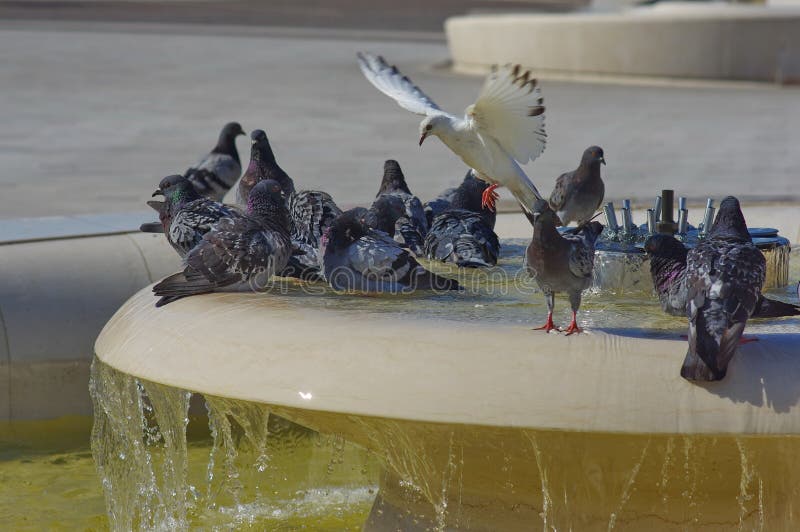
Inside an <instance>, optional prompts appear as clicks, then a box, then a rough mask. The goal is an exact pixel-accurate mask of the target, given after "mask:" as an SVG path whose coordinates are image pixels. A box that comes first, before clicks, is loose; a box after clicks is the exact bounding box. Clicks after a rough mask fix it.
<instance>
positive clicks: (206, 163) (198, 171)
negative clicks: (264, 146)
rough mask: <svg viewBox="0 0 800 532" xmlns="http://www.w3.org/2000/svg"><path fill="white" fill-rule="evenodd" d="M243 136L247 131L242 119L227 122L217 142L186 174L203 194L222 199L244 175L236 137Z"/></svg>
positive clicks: (216, 199) (214, 198) (218, 199)
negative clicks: (240, 122) (242, 124)
mask: <svg viewBox="0 0 800 532" xmlns="http://www.w3.org/2000/svg"><path fill="white" fill-rule="evenodd" d="M239 135H244V130H243V129H242V126H241V125H239V123H238V122H229V123H227V124H225V127H223V128H222V131H221V132H220V134H219V140H217V145H216V146H214V148H213V149H212V150H211V152H209V154H208V155H206V156H205V157H203V159H202V160H201V161H200V162H199V163H197V165H195V166H192V167H191V168H189V169H188V170H186V172H185V173H184V176H185V177H186V178H187V179H188V180H189V181H190V182H191V183H192V186H194V188H195V190H197V192H199V193H200V194H201V195H203V196H205V197H207V198H210V199H213V200H215V201H222V197H223V196H224V195H225V193H226V192H227V191H228V190H229V189H230V188H231V187H232V186H233V184H234V183H236V180H237V179H239V176H240V175H241V174H242V163H241V161H239V152H238V151H237V150H236V137H238V136H239Z"/></svg>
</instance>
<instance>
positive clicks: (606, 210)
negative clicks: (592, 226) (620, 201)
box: [603, 201, 619, 231]
mask: <svg viewBox="0 0 800 532" xmlns="http://www.w3.org/2000/svg"><path fill="white" fill-rule="evenodd" d="M603 214H605V215H606V226H608V228H609V230H611V231H617V230H619V224H618V223H617V214H616V213H615V212H614V204H613V203H612V202H610V201H609V202H608V203H606V204H605V205H603Z"/></svg>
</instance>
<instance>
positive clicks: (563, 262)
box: [525, 200, 603, 334]
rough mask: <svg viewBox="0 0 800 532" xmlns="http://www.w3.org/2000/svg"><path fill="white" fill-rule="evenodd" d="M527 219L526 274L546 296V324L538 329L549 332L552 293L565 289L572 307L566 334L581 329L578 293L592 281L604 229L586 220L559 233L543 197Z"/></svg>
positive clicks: (596, 223) (556, 222)
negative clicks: (529, 230)
mask: <svg viewBox="0 0 800 532" xmlns="http://www.w3.org/2000/svg"><path fill="white" fill-rule="evenodd" d="M533 207H534V208H533V214H531V215H529V220H530V221H531V223H532V225H533V238H532V239H531V243H530V244H528V249H527V250H526V252H525V259H526V266H527V269H528V273H529V274H530V275H531V276H532V277H533V278H534V279H535V280H536V284H538V285H539V288H540V289H541V290H542V292H544V296H545V298H546V299H547V323H545V324H544V325H543V326H542V327H539V328H540V329H544V330H545V331H546V332H549V331H551V330H553V329H555V328H556V327H555V325H553V307H554V305H555V293H556V292H567V294H568V295H569V302H570V305H571V307H572V323H570V325H569V327H568V328H567V329H566V333H567V334H572V333H574V332H580V329H579V328H578V323H577V321H576V315H577V313H578V309H579V308H580V306H581V293H582V292H583V291H584V290H586V289H587V288H589V286H590V285H591V284H592V270H593V269H594V245H595V241H596V240H597V237H598V236H599V235H600V233H601V232H602V231H603V226H602V225H600V223H599V222H589V223H588V224H586V225H584V226H582V227H579V228H577V230H574V231H575V232H574V233H565V234H563V235H561V234H559V232H558V230H557V229H556V226H557V224H558V222H559V220H558V217H557V216H556V213H555V212H553V210H552V209H551V208H550V206H549V205H548V203H547V202H546V201H544V200H536V202H535V203H534V205H533Z"/></svg>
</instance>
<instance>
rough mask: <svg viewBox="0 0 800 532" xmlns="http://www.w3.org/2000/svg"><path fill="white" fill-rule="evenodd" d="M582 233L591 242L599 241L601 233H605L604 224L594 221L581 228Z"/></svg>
mask: <svg viewBox="0 0 800 532" xmlns="http://www.w3.org/2000/svg"><path fill="white" fill-rule="evenodd" d="M581 232H582V233H583V234H584V235H588V236H589V238H590V240H591V241H592V242H594V241H595V240H597V237H599V236H600V233H602V232H603V224H601V223H600V222H597V221H594V220H593V221H591V222H589V223H587V224H584V225H583V226H582V227H581Z"/></svg>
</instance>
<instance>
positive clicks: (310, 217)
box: [237, 129, 342, 279]
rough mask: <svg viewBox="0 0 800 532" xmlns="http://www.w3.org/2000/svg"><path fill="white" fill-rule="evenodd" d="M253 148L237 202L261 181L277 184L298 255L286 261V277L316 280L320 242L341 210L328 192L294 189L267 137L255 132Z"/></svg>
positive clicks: (252, 136)
mask: <svg viewBox="0 0 800 532" xmlns="http://www.w3.org/2000/svg"><path fill="white" fill-rule="evenodd" d="M250 138H251V140H252V148H251V150H250V164H249V165H248V167H247V170H246V171H245V173H244V175H243V176H242V179H241V180H240V181H239V185H238V189H237V201H238V202H239V203H242V202H243V198H247V196H248V194H249V192H250V190H251V189H252V188H253V187H254V186H255V185H256V184H257V183H259V182H260V181H263V180H265V179H272V180H275V181H277V182H278V183H279V184H280V186H281V190H282V192H283V197H284V201H285V202H286V206H287V208H288V210H289V225H288V229H289V232H290V234H291V235H292V241H293V243H294V245H295V247H296V248H298V249H299V250H301V251H302V253H301V254H294V255H292V256H291V257H290V259H289V264H288V265H287V268H286V270H285V271H283V272H281V275H282V276H285V277H299V278H302V279H315V278H318V277H319V273H320V272H319V258H318V256H317V251H318V250H319V240H320V237H321V236H322V233H323V232H324V230H325V229H326V228H327V227H328V226H329V225H330V223H331V222H332V221H333V219H334V218H336V216H338V215H339V214H341V212H342V210H341V209H340V208H339V207H338V206H337V205H336V203H335V202H334V201H333V198H332V197H331V196H330V194H328V193H327V192H322V191H318V190H300V191H297V190H295V186H294V180H293V179H292V178H291V177H289V174H287V173H286V172H285V171H284V170H283V168H281V167H280V165H279V164H278V162H277V161H276V160H275V154H274V153H273V151H272V147H271V146H270V143H269V139H268V138H267V134H266V133H265V132H264V131H263V130H261V129H256V130H255V131H253V132H252V133H251V135H250Z"/></svg>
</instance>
